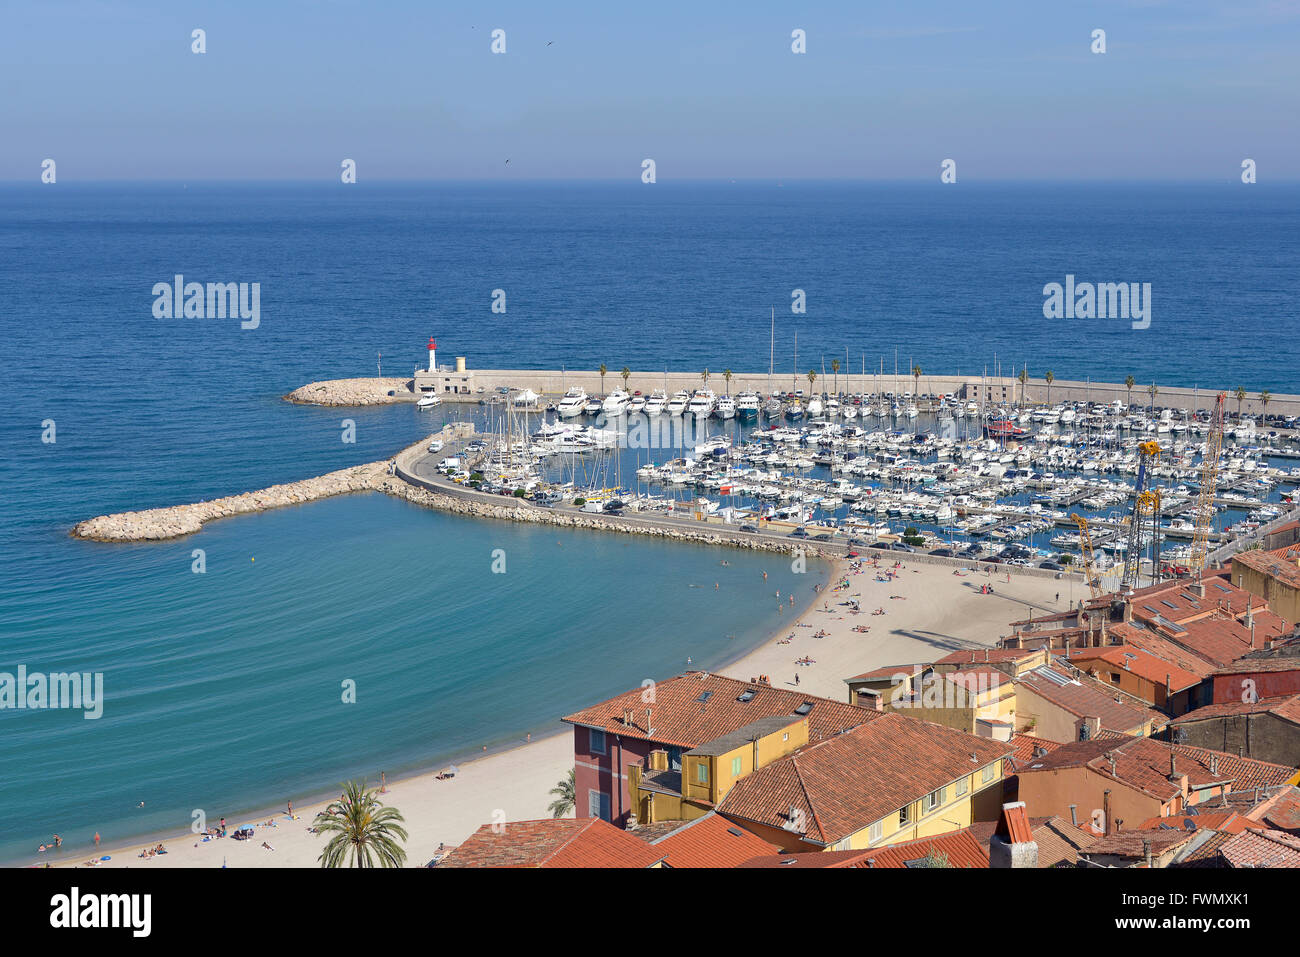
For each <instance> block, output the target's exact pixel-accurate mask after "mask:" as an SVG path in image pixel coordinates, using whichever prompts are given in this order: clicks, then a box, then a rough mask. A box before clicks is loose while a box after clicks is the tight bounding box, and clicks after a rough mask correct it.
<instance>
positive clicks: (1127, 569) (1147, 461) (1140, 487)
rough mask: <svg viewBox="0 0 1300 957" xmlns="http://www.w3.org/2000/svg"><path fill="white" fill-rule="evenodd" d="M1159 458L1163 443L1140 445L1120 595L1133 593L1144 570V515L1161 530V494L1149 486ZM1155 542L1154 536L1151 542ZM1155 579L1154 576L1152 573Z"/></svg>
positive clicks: (1158, 560) (1153, 577)
mask: <svg viewBox="0 0 1300 957" xmlns="http://www.w3.org/2000/svg"><path fill="white" fill-rule="evenodd" d="M1158 458H1160V443H1159V442H1153V441H1147V442H1141V443H1139V444H1138V473H1137V482H1136V483H1135V484H1134V486H1133V491H1134V493H1135V494H1134V497H1133V514H1132V515H1131V516H1129V520H1128V534H1127V538H1126V541H1125V549H1124V575H1123V577H1122V578H1121V579H1120V582H1119V592H1120V594H1121V595H1131V594H1133V586H1134V585H1136V584H1137V580H1138V572H1139V570H1140V569H1141V567H1142V519H1143V516H1146V515H1150V516H1152V518H1153V522H1152V524H1153V526H1154V527H1156V528H1157V529H1158V527H1159V524H1160V492H1159V491H1158V490H1156V489H1148V488H1147V487H1146V483H1147V474H1148V471H1149V470H1150V468H1151V466H1152V465H1153V464H1154V463H1155V461H1156V460H1157V459H1158ZM1154 540H1155V536H1154V534H1153V535H1152V541H1154ZM1153 564H1155V565H1156V566H1159V564H1160V556H1159V555H1157V556H1156V559H1155V562H1154V563H1153ZM1151 577H1152V580H1154V579H1155V574H1154V573H1153V574H1152V576H1151Z"/></svg>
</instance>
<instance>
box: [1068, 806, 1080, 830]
mask: <svg viewBox="0 0 1300 957" xmlns="http://www.w3.org/2000/svg"><path fill="white" fill-rule="evenodd" d="M1070 823H1071V824H1073V825H1074V826H1075V827H1078V826H1079V805H1077V804H1071V805H1070Z"/></svg>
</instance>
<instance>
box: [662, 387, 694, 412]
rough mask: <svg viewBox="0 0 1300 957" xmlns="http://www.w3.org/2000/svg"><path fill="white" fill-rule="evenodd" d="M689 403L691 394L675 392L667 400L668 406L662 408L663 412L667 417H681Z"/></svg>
mask: <svg viewBox="0 0 1300 957" xmlns="http://www.w3.org/2000/svg"><path fill="white" fill-rule="evenodd" d="M690 403H691V394H690V393H689V392H675V393H673V397H672V398H671V399H669V400H668V405H666V406H664V411H665V412H667V413H668V414H669V415H681V414H682V413H683V412H685V411H686V407H687V406H688V405H690Z"/></svg>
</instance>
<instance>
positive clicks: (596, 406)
mask: <svg viewBox="0 0 1300 957" xmlns="http://www.w3.org/2000/svg"><path fill="white" fill-rule="evenodd" d="M604 407H605V404H604V403H603V402H601V401H600V400H599V399H598V398H596V397H595V396H594V395H593V396H589V397H588V398H587V405H586V406H585V407H584V408H583V410H582V411H583V412H586V413H587V414H588V415H600V410H601V409H603V408H604Z"/></svg>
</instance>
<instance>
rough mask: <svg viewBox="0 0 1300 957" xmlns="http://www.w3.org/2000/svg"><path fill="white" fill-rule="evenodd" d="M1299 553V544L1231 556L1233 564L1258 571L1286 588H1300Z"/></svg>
mask: <svg viewBox="0 0 1300 957" xmlns="http://www.w3.org/2000/svg"><path fill="white" fill-rule="evenodd" d="M1297 555H1300V546H1297V545H1288V546H1287V547H1285V548H1275V549H1273V550H1272V551H1269V552H1264V551H1259V550H1255V551H1247V552H1241V553H1240V554H1238V555H1233V556H1232V563H1233V564H1234V565H1244V566H1245V567H1246V568H1250V569H1253V570H1254V571H1257V572H1260V573H1262V574H1264V575H1266V576H1268V577H1269V578H1271V579H1273V581H1275V582H1279V583H1281V584H1282V585H1285V586H1286V587H1287V588H1300V564H1297V562H1296V556H1297Z"/></svg>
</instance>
